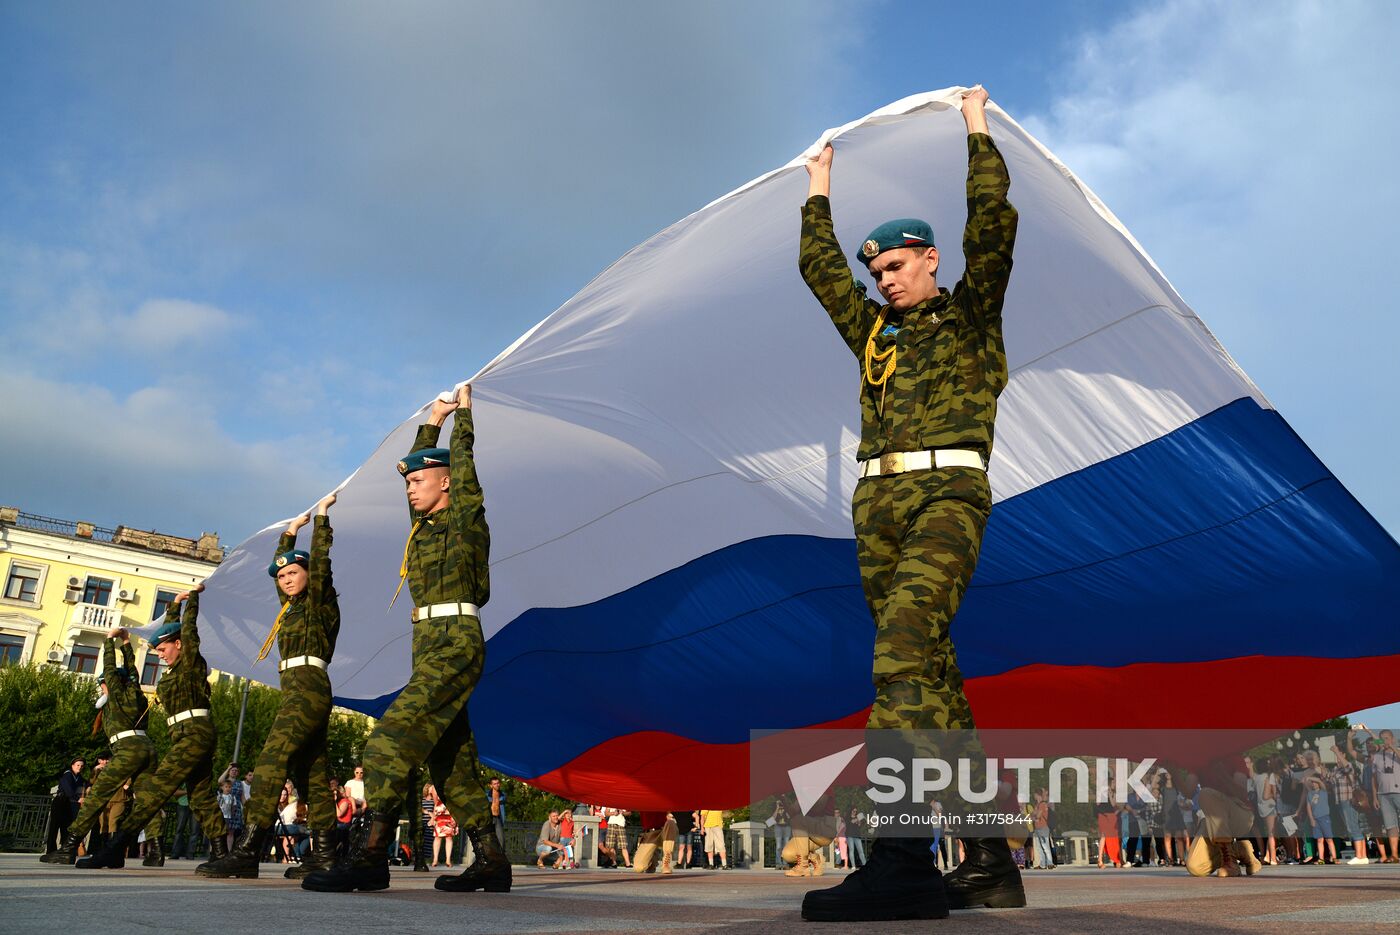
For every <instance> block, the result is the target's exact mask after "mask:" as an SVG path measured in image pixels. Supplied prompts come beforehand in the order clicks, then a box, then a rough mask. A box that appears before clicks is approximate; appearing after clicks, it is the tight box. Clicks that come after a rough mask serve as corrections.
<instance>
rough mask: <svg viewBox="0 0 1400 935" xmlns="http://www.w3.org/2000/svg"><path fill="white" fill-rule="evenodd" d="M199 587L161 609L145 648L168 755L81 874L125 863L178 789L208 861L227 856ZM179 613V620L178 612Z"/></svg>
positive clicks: (81, 864) (86, 859) (87, 859)
mask: <svg viewBox="0 0 1400 935" xmlns="http://www.w3.org/2000/svg"><path fill="white" fill-rule="evenodd" d="M203 590H204V585H202V584H201V585H199V586H198V587H196V588H194V589H193V590H192V591H187V592H185V593H183V594H180V595H177V596H176V598H175V600H173V601H171V602H170V603H169V604H168V605H166V608H165V623H164V625H162V626H161V628H160V629H159V630H157V631H156V632H155V634H154V635H153V636H152V637H151V646H152V648H153V649H154V650H155V652H156V653H157V654H159V655H160V657H161V659H162V660H163V661H164V662H165V663H166V665H167V666H169V668H167V669H166V670H165V674H164V675H163V676H161V679H160V682H159V683H157V685H156V698H157V699H158V700H159V701H160V704H161V707H162V708H164V709H165V711H166V713H167V714H168V715H169V716H168V717H167V718H166V719H165V722H166V723H167V724H168V725H169V726H170V750H169V751H168V752H167V753H166V754H165V758H164V759H162V760H161V761H160V766H159V767H158V768H157V769H156V771H155V773H154V775H152V776H151V778H150V781H149V782H147V783H146V785H145V788H142V789H138V790H137V792H136V801H135V802H134V803H133V804H132V806H131V808H130V809H128V810H127V812H126V813H125V814H124V815H122V819H121V823H120V824H119V825H118V826H117V833H116V834H114V835H112V840H111V841H109V842H107V845H106V846H105V847H103V848H102V850H100V851H98V852H97V853H96V854H94V855H92V856H91V857H84V858H83V859H82V860H80V861H78V864H77V865H78V866H79V867H82V868H84V869H91V868H98V867H112V868H118V867H121V866H123V865H124V864H125V863H126V848H127V845H128V844H130V843H131V840H132V839H133V838H135V837H136V831H137V829H139V828H141V827H143V826H145V825H146V824H147V823H148V822H149V821H151V819H152V818H154V817H155V815H156V813H157V812H159V811H160V808H161V806H162V805H164V804H165V801H166V800H167V799H169V798H170V796H171V795H172V794H174V792H175V790H176V789H177V788H179V787H180V784H181V783H187V784H188V786H189V797H190V809H191V811H193V812H194V815H195V818H196V819H197V820H198V821H199V825H200V827H201V828H202V829H203V830H204V834H205V835H206V836H207V837H208V838H209V856H210V857H212V858H214V859H216V860H217V859H218V858H220V857H223V856H224V855H225V854H227V853H228V844H227V843H226V836H227V834H228V828H227V827H226V826H225V823H224V815H223V812H221V811H219V803H218V802H217V801H216V800H215V799H214V786H213V777H214V761H213V758H214V747H215V745H216V742H217V740H218V737H217V736H216V734H215V731H214V721H213V719H212V718H211V717H210V716H209V664H208V663H207V662H205V661H204V657H203V656H201V655H200V654H199V628H198V625H197V623H196V621H197V619H198V617H199V592H200V591H203ZM182 607H183V615H182V613H181V608H182Z"/></svg>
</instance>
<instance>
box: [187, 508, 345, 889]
mask: <svg viewBox="0 0 1400 935" xmlns="http://www.w3.org/2000/svg"><path fill="white" fill-rule="evenodd" d="M333 503H335V494H331V495H330V496H328V497H326V498H325V499H324V500H322V501H321V503H320V505H319V506H318V507H317V508H316V518H315V520H314V522H313V521H312V520H311V518H310V517H308V516H298V517H297V518H296V519H294V520H292V521H291V522H290V523H288V524H287V531H286V532H284V533H283V534H282V536H281V538H280V539H278V541H277V554H276V556H275V557H274V558H273V561H272V564H271V565H269V566H268V569H267V573H268V576H269V577H271V578H273V579H275V580H276V582H277V597H278V600H279V601H280V602H281V604H282V607H281V610H280V611H279V612H278V614H277V619H276V620H275V621H274V622H273V624H272V630H271V632H270V633H268V635H267V640H266V642H264V643H263V647H262V651H261V652H260V653H259V654H258V658H257V660H256V662H255V663H254V664H255V665H256V663H257V662H262V660H263V659H264V658H266V656H267V654H268V651H269V650H270V649H271V648H272V642H273V640H276V642H277V652H278V655H279V656H280V658H281V662H280V663H279V664H278V666H277V671H278V672H279V673H281V674H280V677H279V681H278V686H279V688H280V689H281V702H280V704H279V705H278V708H277V716H276V718H274V720H273V722H272V728H271V730H269V731H268V734H267V740H266V741H265V742H264V743H263V747H262V753H261V754H260V755H259V756H258V765H257V767H256V768H255V769H254V770H253V773H254V775H255V776H257V777H258V779H257V781H256V782H255V783H254V787H253V796H252V798H250V799H249V800H248V804H247V805H246V806H245V807H244V811H243V814H244V816H245V818H244V820H245V822H246V824H245V829H244V832H243V838H242V840H240V841H239V842H238V844H237V846H236V847H234V849H233V852H232V853H230V854H229V855H228V856H227V857H224V858H223V859H222V860H211V861H209V862H208V863H203V864H200V865H199V866H198V867H196V868H195V873H197V874H199V875H200V876H206V877H239V878H246V879H256V878H257V876H258V864H259V862H260V861H261V860H262V857H263V855H264V854H266V853H267V841H268V837H269V836H270V835H271V834H272V828H273V821H274V819H275V818H276V815H277V797H278V794H279V793H280V792H281V789H282V787H281V785H280V783H279V780H278V777H289V778H290V779H291V780H292V783H293V784H294V785H295V786H296V787H297V788H298V789H300V790H302V794H303V795H305V796H306V816H307V823H308V824H309V825H310V826H311V851H310V853H309V854H308V855H307V857H306V859H305V860H303V861H302V862H301V863H299V864H292V865H291V866H290V867H288V868H287V870H286V872H285V873H284V874H283V876H285V877H286V878H287V879H289V880H294V879H299V878H301V877H304V876H306V875H308V874H310V873H313V872H315V871H317V870H329V869H330V868H331V867H332V866H334V864H335V821H336V819H335V802H334V801H333V800H332V799H331V789H330V782H331V774H330V764H329V761H328V759H327V755H326V729H327V727H328V726H329V724H330V717H331V680H330V677H329V676H328V675H327V674H326V669H327V667H328V666H329V665H330V661H331V655H332V654H333V653H334V652H335V640H336V637H337V636H338V635H339V634H340V603H339V601H338V599H337V597H336V593H335V585H334V583H333V582H332V579H331V522H330V517H329V516H328V515H327V514H328V513H329V511H330V508H331V504H333ZM308 522H312V530H311V551H310V552H309V553H307V552H303V551H301V550H300V549H297V548H296V544H297V533H298V532H299V531H300V530H301V527H303V526H305V525H306V524H307V523H308Z"/></svg>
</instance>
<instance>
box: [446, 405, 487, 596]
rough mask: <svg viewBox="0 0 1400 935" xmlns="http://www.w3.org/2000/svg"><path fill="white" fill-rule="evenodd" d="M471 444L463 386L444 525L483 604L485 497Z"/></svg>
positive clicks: (454, 425) (454, 422)
mask: <svg viewBox="0 0 1400 935" xmlns="http://www.w3.org/2000/svg"><path fill="white" fill-rule="evenodd" d="M475 443H476V429H475V424H474V423H473V421H472V388H471V386H470V385H469V384H463V385H462V387H461V389H459V390H458V391H457V412H456V415H454V416H453V417H452V501H451V504H450V505H449V506H448V508H447V510H448V514H447V516H448V518H447V521H448V522H449V523H450V524H451V528H452V534H453V536H454V537H455V538H456V540H457V542H458V543H459V544H460V546H461V548H462V550H463V557H464V558H465V559H466V561H467V563H469V564H470V565H471V566H472V567H473V568H475V569H476V574H477V576H478V584H479V585H480V594H479V597H480V599H481V602H482V603H483V604H484V603H485V602H486V601H487V600H489V599H490V596H491V579H490V570H489V567H488V563H489V559H490V555H491V530H490V528H489V527H488V526H487V525H486V496H485V494H484V493H483V492H482V490H481V481H480V479H479V478H478V477H477V476H476V456H475V455H474V454H473V451H472V447H473V445H475Z"/></svg>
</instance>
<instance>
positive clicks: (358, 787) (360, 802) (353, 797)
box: [345, 763, 365, 819]
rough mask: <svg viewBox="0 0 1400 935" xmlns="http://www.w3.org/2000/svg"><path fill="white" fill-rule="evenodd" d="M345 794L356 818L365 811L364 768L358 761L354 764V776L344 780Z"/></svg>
mask: <svg viewBox="0 0 1400 935" xmlns="http://www.w3.org/2000/svg"><path fill="white" fill-rule="evenodd" d="M345 794H346V796H348V797H349V799H350V805H351V807H352V808H353V809H354V817H355V818H357V819H358V818H359V817H360V816H361V815H363V814H364V811H365V768H364V767H363V766H361V765H360V764H358V763H356V764H355V774H354V777H353V778H351V779H347V780H345Z"/></svg>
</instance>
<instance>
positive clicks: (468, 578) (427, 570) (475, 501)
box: [408, 409, 491, 607]
mask: <svg viewBox="0 0 1400 935" xmlns="http://www.w3.org/2000/svg"><path fill="white" fill-rule="evenodd" d="M441 432H442V430H441V428H439V427H438V426H436V425H420V426H419V427H418V437H417V438H416V439H414V442H413V451H419V450H421V449H423V448H436V447H437V444H438V436H439V435H440V434H441ZM474 440H475V433H474V430H473V428H472V411H471V410H470V409H458V410H457V411H456V412H455V413H453V416H452V446H451V450H452V468H451V472H452V485H451V487H450V490H451V492H452V498H451V502H450V503H449V504H448V506H447V508H446V509H442V510H438V511H437V512H436V513H417V512H412V511H410V514H411V518H412V520H413V522H415V523H418V529H417V531H416V532H414V533H413V536H412V538H410V539H409V545H408V590H409V593H410V594H412V595H413V603H414V604H415V605H416V606H418V607H422V606H424V605H427V604H441V603H444V602H447V601H470V602H471V603H473V604H475V605H477V606H478V607H480V606H482V605H483V604H485V603H486V602H487V601H488V600H489V599H490V597H491V578H490V572H489V569H488V568H487V565H486V562H487V559H488V557H489V556H490V552H491V532H490V530H488V529H487V528H486V502H485V497H484V496H483V494H482V492H481V482H480V481H479V480H477V477H476V461H475V459H473V458H472V442H473V441H474Z"/></svg>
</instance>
